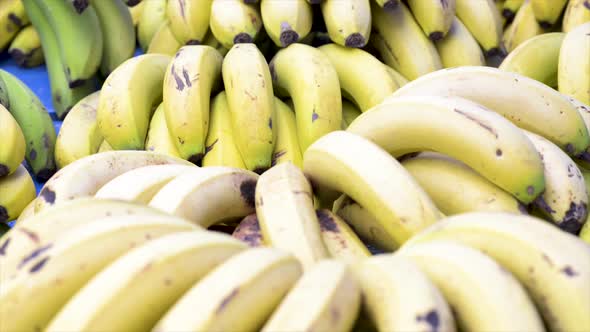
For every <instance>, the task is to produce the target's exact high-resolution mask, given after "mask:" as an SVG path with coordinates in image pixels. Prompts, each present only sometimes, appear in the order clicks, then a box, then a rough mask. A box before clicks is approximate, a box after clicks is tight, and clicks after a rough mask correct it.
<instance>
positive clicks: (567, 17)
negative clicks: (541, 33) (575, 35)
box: [561, 0, 590, 33]
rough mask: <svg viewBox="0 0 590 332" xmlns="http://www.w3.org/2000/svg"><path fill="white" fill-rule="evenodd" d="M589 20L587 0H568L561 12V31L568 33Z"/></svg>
mask: <svg viewBox="0 0 590 332" xmlns="http://www.w3.org/2000/svg"><path fill="white" fill-rule="evenodd" d="M587 22H590V3H588V0H569V1H568V3H567V8H566V9H565V13H564V14H563V24H562V27H561V31H563V32H565V33H568V32H570V31H572V30H573V29H574V28H575V27H577V26H579V25H582V24H584V23H587Z"/></svg>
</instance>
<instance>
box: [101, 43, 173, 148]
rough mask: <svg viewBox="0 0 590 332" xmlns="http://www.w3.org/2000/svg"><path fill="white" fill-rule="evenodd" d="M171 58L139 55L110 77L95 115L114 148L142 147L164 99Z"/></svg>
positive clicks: (103, 89)
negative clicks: (156, 110) (154, 110)
mask: <svg viewBox="0 0 590 332" xmlns="http://www.w3.org/2000/svg"><path fill="white" fill-rule="evenodd" d="M170 60H171V58H170V57H169V56H167V55H162V54H144V55H140V56H138V57H135V58H131V59H129V60H127V61H125V62H124V63H123V64H121V65H120V66H119V67H117V69H115V71H113V72H112V73H111V74H110V75H109V77H107V79H106V81H105V82H104V84H103V86H102V90H101V92H100V100H99V105H98V111H97V114H96V119H97V121H98V128H100V132H101V133H102V135H103V136H104V139H105V140H106V141H107V142H108V143H109V144H110V145H111V146H112V147H113V148H114V149H115V150H143V148H144V146H145V137H146V135H147V130H148V124H149V122H150V118H151V115H152V112H153V109H154V107H155V106H156V105H158V104H160V102H161V101H162V82H163V81H164V75H165V73H166V67H167V66H168V63H170ZM138 86H140V87H141V88H138Z"/></svg>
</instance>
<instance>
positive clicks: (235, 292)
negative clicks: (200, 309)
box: [215, 288, 240, 315]
mask: <svg viewBox="0 0 590 332" xmlns="http://www.w3.org/2000/svg"><path fill="white" fill-rule="evenodd" d="M239 292H240V289H239V288H236V289H234V290H233V291H232V292H231V293H229V294H228V295H227V296H226V297H225V298H224V299H223V300H222V301H221V303H220V304H219V307H218V308H217V310H215V314H216V315H218V314H220V313H222V312H223V310H224V309H225V307H227V305H228V304H229V303H230V302H231V300H232V299H233V298H234V297H236V295H238V293H239Z"/></svg>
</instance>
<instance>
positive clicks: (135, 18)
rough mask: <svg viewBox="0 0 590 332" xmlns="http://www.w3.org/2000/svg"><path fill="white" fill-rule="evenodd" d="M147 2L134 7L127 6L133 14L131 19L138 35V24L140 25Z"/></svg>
mask: <svg viewBox="0 0 590 332" xmlns="http://www.w3.org/2000/svg"><path fill="white" fill-rule="evenodd" d="M146 2H147V1H146ZM146 2H140V3H138V4H137V5H135V6H133V7H131V6H129V5H127V8H128V10H129V13H130V14H131V19H132V21H133V27H134V28H135V32H136V33H137V24H138V23H139V19H140V17H141V15H142V13H143V7H144V6H145V4H146Z"/></svg>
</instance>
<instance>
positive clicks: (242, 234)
mask: <svg viewBox="0 0 590 332" xmlns="http://www.w3.org/2000/svg"><path fill="white" fill-rule="evenodd" d="M232 236H233V237H234V238H236V239H238V240H240V241H242V242H245V243H247V244H248V246H250V247H261V246H263V245H264V242H263V239H262V232H261V231H260V224H259V222H258V217H257V216H256V213H252V214H250V215H248V216H246V217H245V218H244V219H242V220H241V221H240V223H239V224H238V226H237V227H236V229H235V230H234V231H233V232H232Z"/></svg>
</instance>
